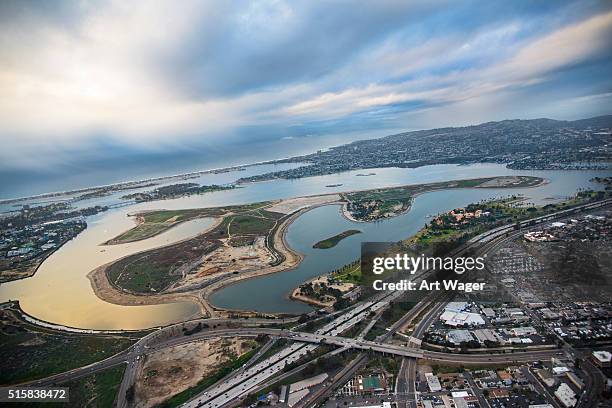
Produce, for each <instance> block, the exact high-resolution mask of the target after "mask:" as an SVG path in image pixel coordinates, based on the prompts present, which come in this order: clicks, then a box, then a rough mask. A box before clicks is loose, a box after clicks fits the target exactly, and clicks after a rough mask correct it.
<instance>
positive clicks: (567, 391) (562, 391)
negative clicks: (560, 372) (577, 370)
mask: <svg viewBox="0 0 612 408" xmlns="http://www.w3.org/2000/svg"><path fill="white" fill-rule="evenodd" d="M555 397H557V399H558V400H559V402H561V404H563V406H565V407H566V408H571V407H573V406H575V405H576V402H578V400H577V399H576V393H575V392H574V391H573V390H572V389H571V388H570V386H569V385H567V384H566V383H561V385H559V388H557V391H555Z"/></svg>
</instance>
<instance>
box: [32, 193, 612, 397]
mask: <svg viewBox="0 0 612 408" xmlns="http://www.w3.org/2000/svg"><path fill="white" fill-rule="evenodd" d="M610 203H612V200H605V201H604V202H600V203H596V204H587V205H583V206H580V207H577V208H575V209H572V210H570V211H571V212H572V213H573V212H575V211H580V210H583V209H591V208H596V207H601V206H603V205H609V204H610ZM569 214H570V212H568V210H565V211H560V212H558V213H554V214H550V215H547V216H544V217H539V218H537V219H534V220H530V221H527V222H525V226H527V225H532V224H537V223H540V222H546V221H549V220H552V219H555V218H558V217H561V216H563V217H565V216H568V215H569ZM527 223H528V224H527ZM521 225H523V224H521ZM514 230H515V229H514V226H504V227H499V228H496V229H494V230H491V231H488V232H486V233H483V234H481V235H479V236H477V237H474V238H472V239H471V240H470V241H468V243H466V245H464V246H463V247H461V248H460V249H459V250H456V251H454V255H458V254H460V253H462V252H465V251H467V250H468V249H477V251H479V252H481V253H486V252H487V251H490V250H491V249H492V248H494V247H496V246H497V245H498V244H499V243H500V242H502V241H504V239H505V238H507V237H506V234H508V233H509V232H511V231H514ZM428 273H430V271H426V272H424V273H423V274H422V276H421V279H424V278H425V277H427V275H428ZM401 294H402V292H394V293H382V294H380V295H376V296H375V297H374V298H373V300H371V301H368V302H363V303H359V304H357V305H356V306H354V307H352V308H350V309H349V310H348V311H346V312H345V313H339V314H338V315H337V317H336V318H335V319H334V320H333V321H332V322H330V323H328V324H326V325H325V326H324V327H323V328H321V329H319V330H317V331H316V332H315V333H304V332H294V331H289V330H283V329H270V328H260V327H252V328H248V327H239V328H227V329H219V330H204V331H202V332H199V333H195V334H193V335H191V336H184V335H183V333H182V330H181V328H182V324H177V325H173V326H168V327H164V328H160V330H158V331H156V332H153V333H151V334H149V335H147V336H145V337H143V338H142V339H141V340H139V341H138V342H137V343H136V344H135V345H133V346H132V347H130V348H128V349H127V350H125V351H123V352H121V353H118V354H117V355H115V356H112V357H110V358H107V359H106V360H103V361H100V362H97V363H93V364H91V365H88V366H85V367H80V368H77V369H74V370H70V371H68V372H65V373H61V374H57V375H54V376H51V377H48V378H45V379H42V380H38V381H33V382H30V383H28V384H27V385H32V386H44V385H52V384H59V383H64V382H67V381H72V380H74V379H78V378H82V377H84V376H87V375H90V374H92V373H95V372H98V371H102V370H105V369H107V368H110V367H113V366H116V365H118V364H126V366H127V369H126V372H125V378H124V380H123V381H122V384H121V391H120V395H119V398H118V402H119V404H122V405H120V406H125V401H123V399H124V396H125V391H127V389H128V388H129V387H130V385H131V384H133V381H134V378H135V375H136V372H137V369H138V362H139V361H140V360H141V359H142V357H143V356H144V355H145V354H147V353H150V352H153V351H155V350H159V349H161V348H166V347H172V346H175V345H179V344H185V343H189V342H192V341H198V340H202V339H206V338H212V337H237V336H256V335H258V334H268V335H271V336H274V337H285V338H288V339H291V340H293V341H294V342H295V343H294V344H292V345H291V346H289V347H287V348H285V349H283V350H281V352H279V353H278V354H277V355H276V356H274V357H271V358H269V359H266V360H264V361H263V362H261V363H258V364H257V365H255V366H253V367H249V368H248V369H245V370H244V371H242V372H241V373H237V375H234V376H231V377H230V378H228V379H224V382H223V383H221V384H217V385H216V386H214V387H212V388H211V389H209V390H207V391H206V392H204V393H202V394H200V395H198V396H197V397H196V398H194V399H193V400H191V401H189V402H188V403H187V404H185V406H188V407H197V406H204V407H211V408H213V407H221V406H223V405H226V404H229V403H231V402H232V401H236V400H239V399H240V398H241V397H243V396H245V395H247V394H248V393H249V391H250V390H252V389H254V388H255V387H256V386H257V385H258V384H261V383H263V382H265V381H266V380H268V379H269V378H271V377H273V376H275V375H276V374H278V373H279V372H281V371H282V370H283V369H284V368H285V366H286V365H287V364H291V363H294V362H296V361H298V360H300V359H301V358H302V357H305V356H307V355H308V354H309V353H310V352H312V351H313V350H315V349H316V348H317V347H318V345H320V344H333V345H336V346H338V347H341V348H346V349H349V348H352V349H359V350H371V351H376V352H381V353H385V354H391V355H397V356H401V357H405V358H408V359H409V360H408V362H406V363H405V364H403V366H404V375H403V377H404V378H405V381H406V383H405V385H402V386H403V387H405V389H406V392H407V395H410V394H411V393H412V395H414V391H415V390H414V378H415V375H414V367H415V366H416V364H412V363H410V361H416V360H415V359H417V358H420V359H427V360H432V361H438V362H446V363H460V364H464V365H466V364H483V363H516V362H519V361H533V360H539V359H546V358H549V357H550V356H551V355H553V354H554V351H550V350H546V351H532V352H517V353H509V354H479V355H469V354H457V353H442V352H434V351H425V350H420V349H418V348H415V347H403V346H395V345H389V344H385V341H386V340H388V339H389V338H390V337H391V336H392V335H393V334H394V333H395V332H396V331H397V330H399V328H401V327H402V326H403V325H404V324H405V322H407V321H409V319H412V318H414V317H415V316H417V315H419V314H420V313H421V312H422V311H423V310H425V308H426V307H427V305H429V303H430V302H431V301H422V302H420V303H419V304H417V305H416V306H415V307H414V308H413V309H412V310H411V311H409V312H408V313H407V314H406V315H405V316H404V317H402V319H400V320H399V321H398V322H396V323H394V324H393V325H392V327H390V329H389V330H388V332H387V333H385V334H383V335H382V336H379V338H377V339H376V341H373V342H372V341H366V340H363V338H357V339H351V338H343V337H338V335H339V334H341V333H342V332H344V331H346V330H348V329H349V328H351V327H352V326H354V325H355V324H357V323H359V322H360V321H361V320H363V319H365V318H367V316H368V315H369V313H370V312H371V311H374V312H376V311H379V310H381V308H383V309H384V308H386V307H387V306H388V305H389V303H390V302H392V301H393V300H395V299H397V298H398V297H399V296H401ZM443 307H444V302H439V303H438V304H436V306H435V307H434V308H432V309H430V310H428V312H427V314H426V315H425V316H424V317H423V318H422V319H421V321H420V323H419V324H418V325H417V326H416V327H415V330H414V332H413V337H416V338H420V337H422V335H423V334H424V333H425V331H426V330H427V328H428V327H429V325H430V324H431V322H433V320H434V319H435V318H436V317H437V315H438V314H439V311H440V310H441V309H442V308H443ZM262 323H263V322H262ZM245 324H257V322H254V321H252V320H251V321H249V323H245ZM359 365H360V359H359V358H358V359H356V360H355V361H354V362H353V363H351V364H349V365H348V366H347V367H346V368H345V369H344V370H343V375H341V376H340V377H339V378H337V379H336V380H335V381H334V383H333V385H337V384H338V382H339V381H342V380H343V378H344V377H345V376H349V375H351V373H353V372H354V370H355V369H356V367H358V366H359ZM331 389H333V387H332V386H330V387H329V388H328V390H329V391H331ZM329 391H328V392H329ZM324 396H325V393H322V394H321V397H324ZM406 404H407V405H406V406H413V405H412V402H410V401H407V402H406Z"/></svg>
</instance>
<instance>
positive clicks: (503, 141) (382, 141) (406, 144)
mask: <svg viewBox="0 0 612 408" xmlns="http://www.w3.org/2000/svg"><path fill="white" fill-rule="evenodd" d="M611 129H612V115H605V116H598V117H594V118H589V119H580V120H575V121H563V120H553V119H546V118H541V119H529V120H520V119H514V120H503V121H499V122H486V123H481V124H479V125H473V126H464V127H446V128H438V129H429V130H418V131H411V132H404V133H399V134H394V135H390V136H385V137H382V138H379V139H369V140H361V141H357V142H353V143H350V144H347V145H342V146H337V147H334V148H332V149H329V150H327V151H324V152H318V153H315V154H309V155H305V156H298V157H293V158H290V159H285V160H279V161H277V162H309V163H311V165H310V166H304V167H299V168H296V169H291V170H285V171H279V172H273V173H266V174H262V175H258V176H253V177H247V178H244V179H241V180H240V181H243V182H245V181H259V180H270V179H274V178H299V177H308V176H316V175H323V174H332V173H338V172H342V171H348V170H356V169H367V168H376V167H420V166H425V165H431V164H443V163H478V162H495V163H505V164H507V165H508V167H510V168H514V169H607V168H610V164H611V163H612V157H611V156H612V153H611V151H610V147H609V146H608V145H610V142H611V141H612V140H611V137H610V131H611Z"/></svg>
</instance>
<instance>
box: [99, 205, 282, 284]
mask: <svg viewBox="0 0 612 408" xmlns="http://www.w3.org/2000/svg"><path fill="white" fill-rule="evenodd" d="M265 205H268V204H267V203H256V204H249V205H241V206H232V207H223V208H209V209H196V210H177V211H165V210H164V211H155V212H151V213H144V214H142V215H141V218H142V223H141V224H140V225H139V226H137V227H135V228H134V229H132V230H130V231H138V230H139V229H140V230H141V231H142V228H141V227H143V226H150V227H151V228H153V229H156V228H164V229H167V228H170V226H171V225H175V224H176V223H178V222H183V221H185V220H188V219H194V218H197V217H201V216H206V215H207V216H213V215H214V214H216V215H217V216H221V217H223V220H222V222H221V223H220V224H219V225H217V226H216V227H214V228H213V229H212V230H210V231H208V232H205V233H204V234H202V235H198V236H196V237H194V238H192V239H189V240H186V241H182V242H178V243H176V244H173V245H169V246H165V247H161V248H155V249H152V250H149V251H145V252H141V253H137V254H134V255H131V256H128V257H126V258H123V259H120V260H118V261H116V262H115V263H113V264H111V265H110V266H109V267H108V268H107V269H106V274H107V277H108V279H109V281H110V282H111V283H112V284H113V285H115V286H116V287H118V288H119V289H122V290H128V291H131V292H134V293H152V292H155V293H159V292H163V291H164V290H167V289H168V288H169V287H171V286H172V285H173V284H175V283H176V282H178V281H180V280H181V279H182V278H183V276H184V275H185V274H186V273H190V272H191V271H193V270H195V269H196V268H197V267H199V265H200V264H201V259H202V256H203V255H205V254H207V253H210V252H212V251H214V250H215V249H217V248H219V247H220V246H222V245H223V242H222V241H220V240H225V239H228V240H229V244H230V245H232V246H244V245H249V244H252V243H253V242H254V241H255V240H256V238H257V237H261V236H266V237H267V236H269V235H270V234H272V233H273V231H274V229H275V228H276V227H277V225H278V223H279V220H281V219H282V218H283V216H284V214H280V213H275V212H271V211H266V210H263V209H262V207H263V206H265ZM143 228H145V229H146V228H147V227H143ZM130 231H128V232H127V233H125V234H123V235H122V236H119V237H117V238H115V239H114V240H113V241H117V240H119V239H124V238H125V236H126V234H130ZM134 234H136V235H138V236H141V234H140V233H139V232H133V233H132V238H133V237H134ZM122 237H123V238H122ZM266 244H267V245H268V246H269V243H268V242H266ZM270 249H271V250H272V251H274V249H273V248H270Z"/></svg>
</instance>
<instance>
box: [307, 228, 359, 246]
mask: <svg viewBox="0 0 612 408" xmlns="http://www.w3.org/2000/svg"><path fill="white" fill-rule="evenodd" d="M355 234H361V231H359V230H354V229H351V230H347V231H344V232H341V233H340V234H337V235H334V236H333V237H329V238H327V239H324V240H322V241H319V242H317V243H316V244H314V245H313V246H312V247H313V248H318V249H329V248H333V247H335V246H336V245H338V243H339V242H340V241H342V240H343V239H344V238H348V237H350V236H351V235H355Z"/></svg>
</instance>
